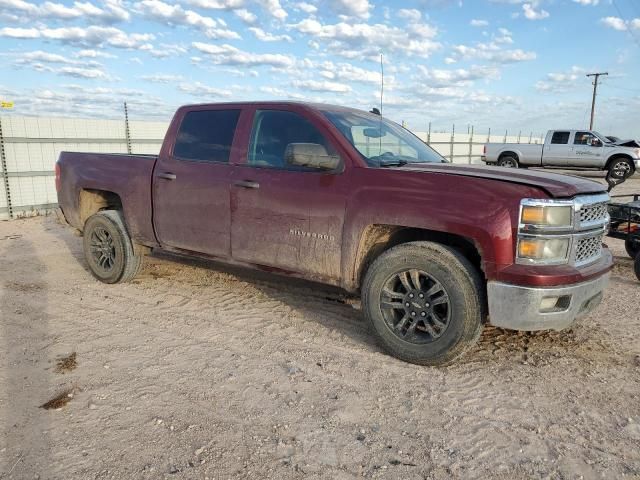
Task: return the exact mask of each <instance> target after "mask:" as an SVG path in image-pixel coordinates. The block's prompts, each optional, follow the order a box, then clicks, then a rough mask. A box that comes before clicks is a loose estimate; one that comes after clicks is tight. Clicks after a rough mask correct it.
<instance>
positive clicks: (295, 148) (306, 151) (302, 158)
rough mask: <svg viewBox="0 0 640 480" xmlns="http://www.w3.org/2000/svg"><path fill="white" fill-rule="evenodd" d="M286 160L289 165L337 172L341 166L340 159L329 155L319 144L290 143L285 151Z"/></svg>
mask: <svg viewBox="0 0 640 480" xmlns="http://www.w3.org/2000/svg"><path fill="white" fill-rule="evenodd" d="M284 159H285V161H286V162H287V163H288V164H289V165H296V166H298V167H309V168H317V169H320V170H335V169H336V168H338V166H339V165H340V157H338V156H337V155H329V153H327V149H326V148H324V146H323V145H320V144H318V143H290V144H289V145H287V148H286V149H285V151H284Z"/></svg>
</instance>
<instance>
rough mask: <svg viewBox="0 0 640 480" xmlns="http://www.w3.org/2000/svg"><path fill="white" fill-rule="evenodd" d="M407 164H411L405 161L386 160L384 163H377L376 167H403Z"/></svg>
mask: <svg viewBox="0 0 640 480" xmlns="http://www.w3.org/2000/svg"><path fill="white" fill-rule="evenodd" d="M407 163H412V162H409V161H407V160H400V159H398V160H387V161H384V162H379V163H378V166H379V167H403V166H405V165H406V164H407Z"/></svg>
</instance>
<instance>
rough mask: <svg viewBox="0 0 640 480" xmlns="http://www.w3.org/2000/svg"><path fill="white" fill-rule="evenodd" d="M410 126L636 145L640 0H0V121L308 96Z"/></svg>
mask: <svg viewBox="0 0 640 480" xmlns="http://www.w3.org/2000/svg"><path fill="white" fill-rule="evenodd" d="M381 55H382V66H383V69H384V91H383V96H382V105H383V106H382V111H383V114H384V115H385V116H388V117H389V118H391V119H393V120H395V121H397V122H402V121H404V122H406V124H407V126H408V127H409V128H410V129H412V130H414V131H426V130H427V128H428V125H429V123H431V124H432V130H433V131H450V130H451V128H452V125H454V124H455V126H456V127H455V128H456V131H464V132H466V131H467V130H468V128H469V126H470V125H473V126H474V128H475V131H476V132H482V133H484V132H486V131H487V129H489V128H491V130H492V132H496V133H497V132H504V131H505V130H509V133H510V134H511V133H512V132H513V133H514V134H515V133H517V132H518V131H522V134H523V135H528V134H529V133H530V132H533V134H534V135H539V134H540V133H541V132H544V131H546V130H547V129H554V128H587V127H588V125H589V114H590V107H591V94H592V88H593V87H592V83H591V82H592V79H591V78H587V77H586V74H587V73H592V72H608V73H609V75H608V76H606V77H601V83H600V85H599V88H598V98H597V104H596V119H595V127H594V128H595V129H596V130H598V131H601V132H602V133H603V134H606V135H616V136H619V137H623V138H640V121H639V115H638V114H639V112H640V2H639V1H638V0H529V1H522V0H473V1H471V0H456V1H448V0H405V1H393V2H392V1H382V0H306V1H297V0H179V1H178V2H165V1H163V0H142V1H123V0H104V1H99V0H87V1H76V2H56V1H46V2H35V1H29V0H0V60H1V62H0V100H4V101H13V102H14V108H13V109H11V110H6V109H5V110H0V114H11V115H47V116H65V117H69V116H71V117H80V118H95V117H99V118H121V117H122V115H123V102H125V101H126V102H127V104H128V108H129V113H130V116H131V117H132V118H134V119H146V120H161V121H168V120H169V119H170V118H171V115H172V113H173V111H174V110H175V108H176V107H177V106H179V105H182V104H188V103H203V102H224V101H244V100H276V99H292V100H311V101H320V102H326V103H333V104H339V105H347V106H353V107H357V108H362V109H366V110H370V109H371V108H372V107H373V106H377V107H379V105H380V93H381V65H380V56H381Z"/></svg>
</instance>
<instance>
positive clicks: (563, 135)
mask: <svg viewBox="0 0 640 480" xmlns="http://www.w3.org/2000/svg"><path fill="white" fill-rule="evenodd" d="M551 143H552V144H554V145H566V144H567V143H569V132H553V136H552V137H551Z"/></svg>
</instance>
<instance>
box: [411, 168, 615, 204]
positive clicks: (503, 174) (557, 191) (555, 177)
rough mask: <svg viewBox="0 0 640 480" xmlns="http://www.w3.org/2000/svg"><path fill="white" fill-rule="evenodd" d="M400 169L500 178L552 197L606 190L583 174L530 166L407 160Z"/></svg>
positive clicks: (501, 180) (498, 179) (502, 180)
mask: <svg viewBox="0 0 640 480" xmlns="http://www.w3.org/2000/svg"><path fill="white" fill-rule="evenodd" d="M402 170H403V171H406V170H410V171H414V172H430V173H442V174H445V175H461V176H464V177H477V178H486V179H489V180H497V181H500V182H509V183H519V184H522V185H528V186H533V187H538V188H540V189H542V190H544V191H546V192H547V193H548V194H549V195H551V196H552V197H554V198H562V197H573V196H575V195H579V194H586V193H601V192H605V191H606V190H607V189H606V187H605V186H604V185H603V184H601V183H598V182H595V181H593V180H588V179H586V178H581V177H576V176H573V175H560V174H557V173H547V172H539V171H532V170H516V169H511V168H501V167H485V166H476V165H457V164H454V163H442V164H439V163H430V164H426V163H425V164H410V165H405V166H404V167H402Z"/></svg>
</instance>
